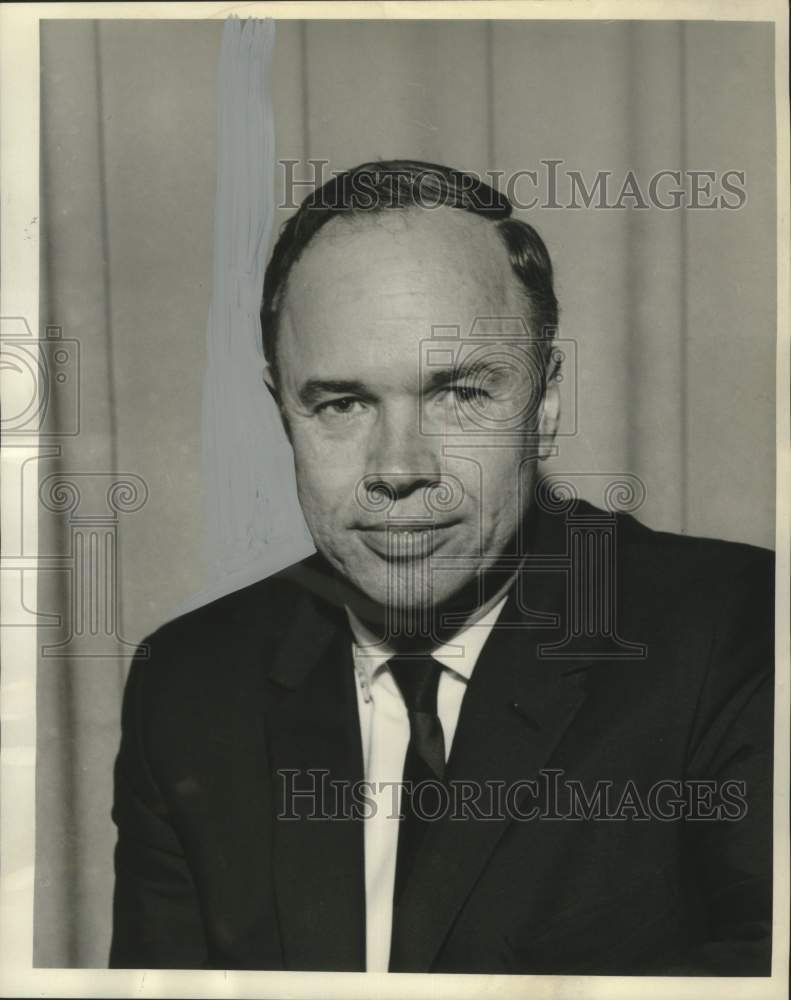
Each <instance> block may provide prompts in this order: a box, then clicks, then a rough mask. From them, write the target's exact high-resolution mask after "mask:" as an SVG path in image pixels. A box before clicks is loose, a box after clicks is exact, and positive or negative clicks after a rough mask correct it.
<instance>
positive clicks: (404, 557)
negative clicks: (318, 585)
mask: <svg viewBox="0 0 791 1000" xmlns="http://www.w3.org/2000/svg"><path fill="white" fill-rule="evenodd" d="M457 524H459V522H458V521H445V522H443V523H441V524H434V523H423V524H421V523H419V522H402V523H399V522H389V523H387V524H379V525H373V526H370V527H369V526H358V527H357V529H356V530H357V531H359V532H360V537H361V538H362V540H363V543H364V544H365V545H366V546H367V547H368V548H369V549H371V551H373V552H375V553H376V554H377V555H378V556H381V557H382V558H384V559H387V560H388V561H392V562H400V561H408V560H415V559H425V558H427V557H428V556H430V555H431V554H432V553H433V552H436V550H437V549H438V548H439V547H440V546H441V545H443V544H444V543H445V542H446V541H447V540H448V538H449V537H450V531H451V529H452V528H454V527H455V526H456V525H457Z"/></svg>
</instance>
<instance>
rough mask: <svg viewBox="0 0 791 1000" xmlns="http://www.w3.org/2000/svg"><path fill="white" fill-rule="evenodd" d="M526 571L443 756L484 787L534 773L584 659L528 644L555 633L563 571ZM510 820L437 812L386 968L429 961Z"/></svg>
mask: <svg viewBox="0 0 791 1000" xmlns="http://www.w3.org/2000/svg"><path fill="white" fill-rule="evenodd" d="M561 544H562V543H561ZM556 551H557V550H556ZM527 578H528V581H529V582H528V588H529V593H530V594H531V595H533V597H532V599H531V600H530V611H526V610H520V609H519V607H518V603H519V602H518V601H517V594H516V593H515V592H514V590H515V589H516V588H514V590H512V592H511V595H510V597H509V600H508V602H507V603H506V606H505V608H504V609H503V613H502V614H501V616H500V619H499V621H498V624H497V625H496V626H495V628H494V630H493V631H492V633H491V634H490V636H489V638H488V640H487V642H486V644H485V646H484V648H483V650H482V652H481V655H480V657H479V660H478V663H477V664H476V667H475V670H474V671H473V675H472V677H471V679H470V682H469V687H468V689H467V692H466V694H465V696H464V701H463V703H462V710H461V714H460V717H459V723H458V727H457V730H456V736H455V738H454V743H453V747H452V751H451V756H450V759H449V761H448V772H447V777H448V779H449V781H451V782H462V781H463V782H475V783H477V784H478V785H481V786H483V787H484V788H487V787H491V785H492V782H495V781H499V782H503V783H504V787H505V788H508V787H509V786H513V785H514V784H515V783H516V782H521V781H524V780H530V779H533V780H535V779H536V778H537V777H538V775H539V772H540V771H541V770H542V768H544V767H546V765H547V763H548V762H549V760H550V757H551V755H552V753H553V751H554V750H555V748H556V747H557V745H558V744H559V743H560V741H561V739H562V737H563V734H564V733H565V732H566V730H567V729H568V727H569V725H570V723H571V722H572V720H573V719H574V716H575V715H576V713H577V711H578V710H579V708H580V706H581V704H582V702H583V700H584V698H585V692H586V676H587V671H586V669H585V668H586V666H587V664H584V663H581V662H579V661H577V662H575V663H574V664H573V665H569V663H568V662H566V663H562V662H558V661H557V660H554V661H553V660H546V659H542V658H540V657H539V656H538V652H537V647H538V645H539V644H541V643H546V642H551V641H556V640H557V638H558V635H559V634H562V633H559V632H558V631H557V629H551V628H548V627H547V625H546V622H547V616H550V617H551V616H552V615H553V614H554V615H556V616H557V615H558V613H559V612H560V611H562V606H563V603H564V602H563V597H564V588H563V580H562V576H561V575H560V574H558V573H554V572H553V573H551V572H540V573H529V574H527ZM533 612H538V614H533ZM556 620H558V618H557V617H556ZM537 622H538V624H536V623H537ZM457 788H458V785H457ZM484 808H486V806H484ZM511 821H512V820H511V819H509V817H508V816H507V815H506V814H504V811H503V809H502V808H501V809H500V810H499V811H498V815H497V818H494V819H486V820H485V821H480V820H479V821H475V820H470V819H456V820H448V819H447V818H446V819H443V820H440V821H439V822H437V823H435V824H434V825H433V826H432V827H431V829H430V830H429V832H428V834H427V836H426V840H425V841H424V843H423V845H422V849H421V852H420V854H419V855H418V857H417V859H416V862H415V865H414V868H413V869H412V872H411V874H410V879H409V882H408V884H407V886H406V887H405V890H404V894H403V896H402V898H401V902H400V905H399V906H398V907H397V909H396V911H395V913H394V924H393V939H392V949H391V966H392V967H393V968H394V969H399V970H408V971H421V972H425V971H428V970H429V969H430V968H431V965H432V962H433V961H434V959H435V957H436V956H437V953H438V952H439V950H440V948H441V946H442V943H443V941H444V939H445V937H446V936H447V934H448V932H449V930H450V927H451V925H452V923H453V921H454V919H455V917H456V915H457V914H458V912H459V910H460V909H461V907H462V906H463V904H464V901H465V900H466V898H467V896H468V895H469V893H470V892H471V890H472V888H473V886H474V885H475V882H476V881H477V879H478V877H479V875H480V874H481V872H482V871H483V868H484V867H485V865H486V863H487V861H488V859H489V857H490V855H491V853H492V851H493V850H494V848H495V846H496V844H497V842H498V841H499V840H500V838H501V837H502V835H503V833H504V832H505V830H506V829H507V827H508V825H509V822H511Z"/></svg>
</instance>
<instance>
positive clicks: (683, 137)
mask: <svg viewBox="0 0 791 1000" xmlns="http://www.w3.org/2000/svg"><path fill="white" fill-rule="evenodd" d="M771 32H772V28H771V25H764V24H747V23H719V24H714V23H702V22H701V23H687V24H680V23H659V22H650V23H649V22H608V23H596V22H551V21H540V22H532V23H531V22H519V23H517V22H442V23H440V22H406V21H391V22H385V23H383V22H377V21H372V22H340V21H327V22H319V21H311V22H301V23H298V22H293V21H282V22H278V23H277V26H276V41H275V44H274V51H273V54H272V71H271V84H270V85H271V100H272V107H273V111H274V144H275V151H276V155H277V157H278V158H279V159H281V160H291V161H298V163H297V165H296V166H294V167H293V177H294V179H297V180H299V179H306V178H307V179H309V178H310V176H311V168H310V167H309V166H308V165H307V161H308V160H311V159H312V160H324V161H327V163H328V165H327V166H326V167H325V168H324V169H325V176H329V171H330V170H333V169H335V170H339V169H343V168H344V167H348V166H351V165H353V164H355V163H358V162H361V161H363V160H370V159H375V158H377V157H384V158H389V157H412V158H418V159H424V160H432V161H437V162H444V163H450V164H453V165H457V166H460V167H464V168H466V169H469V170H473V171H477V172H478V173H481V174H485V173H486V172H487V171H502V172H503V175H504V177H506V178H507V177H508V176H513V175H515V174H516V172H517V171H524V170H534V171H536V172H537V174H538V176H539V179H540V181H543V180H544V179H545V178H546V175H547V171H548V170H549V169H550V168H547V167H546V166H544V165H543V164H544V163H546V162H547V161H561V162H560V165H558V166H557V168H556V169H557V170H558V172H559V176H561V177H562V176H565V175H566V174H565V172H568V171H579V172H580V173H581V175H582V176H583V178H584V179H585V181H586V184H587V186H588V187H590V185H591V183H592V182H593V180H594V178H595V176H596V174H597V172H598V171H610V172H611V174H612V177H613V179H614V180H613V183H614V184H615V185H616V191H617V190H618V189H619V188H620V186H621V182H622V181H623V179H624V177H625V176H626V174H627V172H628V171H629V170H632V171H634V173H635V175H636V176H637V177H638V178H639V180H640V182H641V184H647V182H648V179H649V178H650V177H651V175H652V174H654V173H656V172H657V171H660V170H682V171H684V170H687V171H689V170H699V171H707V170H711V171H716V172H717V175H718V177H719V176H720V175H722V174H723V173H724V172H726V171H729V170H733V171H743V172H744V174H745V181H744V189H745V190H746V192H747V198H746V201H745V203H744V204H743V205H742V206H741V207H740V208H738V209H736V210H722V209H720V210H711V211H707V210H705V209H693V210H688V211H664V210H658V209H655V208H651V209H649V210H641V209H638V208H631V209H629V208H623V209H603V208H595V207H591V208H584V207H580V208H575V209H563V210H561V209H557V208H541V207H536V208H533V209H531V210H530V211H528V212H525V213H524V214H523V217H524V218H527V219H528V220H529V221H530V222H531V223H533V224H534V225H535V226H536V227H537V228H538V229H539V231H540V232H541V234H542V235H543V237H544V238H545V240H546V242H547V245H548V246H549V249H550V252H551V253H552V255H553V259H554V261H555V266H556V272H557V291H558V296H559V299H560V302H561V307H562V320H561V323H562V325H561V332H560V336H561V337H562V338H564V339H566V340H567V341H569V342H571V347H570V352H571V353H570V354H569V360H570V364H569V367H567V375H566V381H565V382H564V385H563V391H564V396H565V399H564V403H565V407H566V413H567V417H568V422H567V425H566V430H567V431H568V433H567V434H566V435H565V436H563V437H562V438H561V439H560V441H559V446H560V447H559V454H558V455H557V456H556V457H555V458H553V459H552V460H551V462H550V463H548V471H551V472H554V473H557V474H563V473H568V474H572V473H573V474H574V475H576V476H577V481H578V482H582V483H583V484H586V485H584V486H583V489H582V492H583V493H584V494H586V495H589V496H590V499H592V500H594V501H597V500H598V501H599V502H600V501H601V477H600V476H596V475H592V476H590V477H589V478H587V479H586V478H585V477H584V476H583V477H581V476H580V475H579V474H580V473H586V472H587V473H597V474H604V475H614V474H618V473H624V472H627V473H631V474H633V475H635V476H639V477H640V479H641V480H642V482H643V483H644V485H645V489H646V499H645V503H644V505H643V506H642V508H641V509H640V511H639V516H640V517H641V518H642V519H643V520H644V521H645V522H646V523H648V524H650V525H652V526H654V527H658V528H664V529H668V530H673V531H684V532H688V533H694V534H703V535H711V536H718V537H727V538H732V539H736V540H741V541H746V542H752V543H756V544H762V545H769V546H771V545H772V544H773V531H774V472H773V469H774V426H775V424H774V420H775V418H774V384H775V382H774V358H775V274H776V271H775V267H776V264H775V237H774V232H775V230H774V213H775V176H774V157H775V150H774V137H773V130H774V111H773V104H772V100H773V91H772V88H773V67H772V53H773V39H772V34H771ZM222 33H223V25H222V24H220V23H217V22H177V21H159V22H155V21H103V22H87V21H82V22H81V21H68V22H66V21H62V22H55V21H49V22H44V23H43V24H42V31H41V62H42V77H41V81H42V86H41V111H42V119H41V121H42V126H41V128H42V132H41V142H42V202H41V219H42V227H43V228H42V236H43V239H42V269H41V271H42V310H41V323H42V331H41V335H42V336H43V335H44V332H45V331H44V328H45V327H47V326H50V327H59V328H60V330H61V336H62V338H64V339H71V340H72V341H77V342H78V344H79V355H80V358H79V360H80V364H79V368H80V372H79V374H80V385H81V397H80V400H79V421H80V422H79V433H78V434H75V435H72V436H64V437H63V438H61V439H59V451H60V453H59V455H58V456H56V457H50V458H43V459H42V460H41V461H40V462H39V463H38V469H37V470H35V475H37V477H38V479H39V481H40V483H41V488H42V494H41V495H42V507H41V516H40V544H41V551H42V552H47V553H53V554H56V555H57V554H59V555H60V556H61V557H62V559H61V563H59V564H58V565H60V566H61V568H60V569H57V568H56V569H52V570H47V571H42V572H41V574H40V578H39V608H40V610H41V611H49V612H51V613H56V614H60V615H61V616H62V619H63V620H62V623H61V626H60V627H59V628H58V627H53V626H48V627H42V628H41V630H40V646H41V647H42V655H41V656H40V661H39V667H38V758H37V772H36V773H37V837H36V841H37V843H36V858H37V865H36V910H35V953H34V961H35V962H36V964H37V965H41V966H50V967H51V966H87V967H91V966H103V965H105V964H106V962H107V954H108V945H109V935H110V905H111V895H112V849H113V844H114V839H115V830H114V827H113V825H112V823H111V821H110V805H111V794H112V775H111V767H112V762H113V758H114V755H115V752H116V749H117V743H118V735H119V709H120V699H121V693H122V689H123V682H124V678H125V673H126V669H127V666H128V662H129V656H130V654H131V651H132V649H133V648H134V645H135V644H136V643H137V642H139V641H140V640H141V639H142V638H143V637H144V636H145V635H146V634H148V633H149V632H150V631H151V630H152V629H154V628H155V627H156V626H157V625H159V624H160V623H162V622H163V621H165V620H166V619H167V618H169V617H171V616H172V615H173V614H174V613H176V612H177V611H178V610H180V609H182V608H184V607H188V606H190V605H191V604H194V603H195V602H196V601H198V600H200V599H201V596H202V595H205V594H206V593H214V592H217V591H219V590H222V589H228V590H230V589H232V588H233V587H234V586H238V585H241V584H242V583H244V582H246V581H247V580H248V579H254V578H256V577H260V576H264V575H267V574H268V573H270V572H272V571H274V570H276V569H278V568H280V567H281V566H283V565H286V564H288V563H290V562H292V561H294V560H296V559H298V558H300V557H301V556H303V555H305V554H306V553H308V552H309V551H310V550H311V545H310V540H309V538H308V536H307V533H306V531H305V527H304V524H303V522H302V519H301V515H300V513H299V508H298V504H297V500H296V493H295V488H294V483H293V473H292V471H291V459H290V454H289V451H288V446H287V443H286V441H285V438H284V435H283V433H282V430H281V428H280V426H279V422H278V419H277V415H276V413H275V412H274V409H273V408H272V406H271V405H270V404H269V403H268V402H267V403H265V404H263V403H259V402H258V401H255V402H251V404H250V406H249V407H245V408H242V409H240V411H239V412H240V413H246V414H256V413H257V414H258V416H259V419H260V425H259V426H257V427H256V428H254V429H253V430H252V431H251V429H250V428H249V427H244V426H239V423H238V420H237V423H236V424H234V423H233V421H228V420H226V421H225V423H223V422H222V421H220V422H219V423H215V425H214V426H215V427H219V428H220V431H218V434H219V437H218V439H217V441H216V442H215V444H216V446H217V447H222V446H223V445H224V446H225V447H227V448H228V449H231V450H232V449H233V448H234V446H235V441H236V440H237V435H241V436H243V437H245V439H246V440H247V441H248V444H249V441H250V440H257V445H258V447H259V448H260V457H261V460H262V464H261V469H262V470H263V472H260V473H256V474H255V475H251V476H249V477H248V479H247V485H246V486H245V487H244V488H245V489H248V490H255V491H256V497H255V500H254V503H253V505H252V507H251V506H250V505H249V504H248V505H247V506H246V508H245V510H246V511H247V513H245V511H244V510H243V511H242V513H241V515H240V517H241V521H240V522H239V523H240V524H241V530H242V537H243V538H245V539H246V541H245V542H244V543H243V544H242V545H241V548H240V547H238V546H237V542H238V536H235V538H234V539H231V541H230V543H229V545H230V548H231V550H232V553H233V559H232V560H229V562H228V563H227V564H225V565H223V550H222V546H221V547H220V550H219V552H218V551H217V548H216V547H212V544H211V542H210V539H211V538H212V537H214V536H213V535H212V532H211V531H210V528H211V524H210V523H209V522H207V519H206V511H207V507H208V509H209V510H211V497H207V488H206V485H205V469H206V467H207V466H206V464H205V462H204V444H205V441H206V435H205V433H204V431H203V427H204V423H203V416H202V414H203V404H204V388H205V386H206V384H207V379H208V380H211V378H212V377H213V376H212V373H211V372H209V374H208V375H207V372H206V365H207V356H208V355H207V337H206V330H207V317H208V316H209V309H210V303H211V302H212V298H213V288H212V285H213V283H216V270H215V269H214V265H213V258H212V253H213V240H214V237H215V229H214V226H215V222H216V219H215V199H216V198H219V197H220V194H219V193H218V188H217V181H218V177H217V162H218V151H217V143H216V137H217V94H218V90H219V87H220V83H221V81H220V80H218V71H219V67H220V51H221V41H222ZM260 41H261V38H260V37H259V42H260ZM226 82H227V81H226ZM263 100H264V97H263V96H261V101H263ZM257 106H259V107H260V106H261V102H260V101H259V102H258V105H257ZM237 124H238V123H237ZM235 134H236V135H237V138H238V136H239V131H238V130H237V132H236V133H235ZM255 134H257V135H260V134H261V133H260V131H257V132H256V133H255ZM262 148H263V147H262ZM253 154H254V150H248V157H250V156H252V157H253V159H254V155H253ZM262 155H263V153H262ZM248 162H252V160H250V159H248ZM288 169H292V168H288ZM284 177H285V173H284V170H282V169H280V168H278V169H277V170H276V172H275V176H274V178H273V179H272V190H273V193H274V198H275V202H276V205H277V206H278V207H276V208H275V210H274V212H273V214H272V217H271V219H269V222H268V223H266V224H267V225H270V226H271V227H272V229H273V232H274V231H276V228H277V226H278V225H279V224H280V223H281V222H282V221H283V220H284V219H285V218H287V217H288V215H289V213H290V212H291V211H293V207H289V204H293V201H294V200H296V201H298V200H299V199H300V198H301V197H302V196H303V195H304V194H305V193H306V192H307V190H308V187H307V186H303V187H301V188H297V190H296V193H295V194H294V193H293V192H292V191H291V189H290V188H289V186H288V185H287V184H286V183H285V179H284ZM239 183H242V184H243V185H244V184H247V185H248V187H246V188H244V189H243V191H241V194H240V192H237V194H240V196H241V197H242V202H241V203H240V204H245V202H244V198H247V199H248V201H247V202H246V204H248V205H253V204H256V205H257V208H256V212H259V213H260V212H262V211H263V212H264V214H265V211H264V209H263V208H262V205H263V203H262V201H261V197H262V192H265V191H266V185H267V183H268V182H267V180H266V175H265V171H264V170H263V163H262V174H261V177H260V179H258V178H256V177H254V176H248V177H247V179H246V180H243V181H240V182H239ZM259 183H260V185H261V187H260V188H257V189H256V188H255V185H256V184H259ZM688 187H689V185H688V184H687V188H688ZM519 190H522V191H523V192H524V194H525V196H528V195H532V194H534V193H538V194H540V195H544V196H545V195H546V185H545V184H544V185H543V187H540V188H539V189H538V190H537V191H536V190H532V189H531V188H530V187H529V185H527V183H525V184H524V185H523V186H522V188H520V189H519ZM292 195H293V198H292ZM264 200H266V199H264ZM732 200H733V199H732ZM627 204H629V203H628V202H627ZM261 218H262V216H261V217H259V222H261ZM264 221H265V220H264ZM262 224H263V223H262ZM257 263H260V259H257ZM258 276H260V274H259V275H258ZM214 293H216V287H215V289H214ZM217 301H218V300H217V298H216V294H215V304H216V302H217ZM248 305H249V303H248ZM242 311H243V310H242ZM247 315H248V317H249V309H248V312H247ZM225 319H226V320H227V319H229V316H226V317H225ZM245 323H246V324H247V326H246V328H245V329H244V330H243V331H241V333H242V335H243V336H247V337H249V334H250V330H249V322H248V321H247V320H246V321H244V323H243V325H244V324H245ZM228 329H229V330H231V329H232V327H231V326H228ZM249 348H250V342H249V341H248V342H247V347H246V348H245V350H244V351H241V352H240V355H239V357H245V358H246V363H249V364H250V365H251V366H252V368H253V371H252V375H251V374H250V372H247V373H246V374H247V375H249V376H250V377H249V378H248V379H247V381H246V382H245V383H244V384H245V385H246V386H247V389H248V390H249V391H250V392H256V391H258V390H259V388H260V392H261V393H262V394H263V393H265V391H266V390H265V387H264V386H263V384H262V383H261V382H260V375H259V373H258V371H257V369H256V368H255V365H257V364H258V362H259V361H260V356H256V357H258V361H251V360H250V359H251V357H252V355H251V354H250V352H249V350H248V349H249ZM245 352H247V353H245ZM240 384H241V383H240ZM222 403H223V401H222V398H221V396H220V398H219V399H215V404H216V405H219V406H222ZM53 405H57V406H58V407H60V409H59V411H58V412H59V414H60V416H61V418H62V420H63V421H64V426H65V423H67V422H68V421H69V420H72V419H73V410H74V406H75V403H74V400H73V398H72V397H65V396H63V397H59V398H58V399H56V400H55V401H54V402H53ZM572 418H573V419H572ZM239 419H242V418H241V417H239ZM251 434H252V437H251ZM238 471H239V469H238V466H236V465H234V464H233V463H228V464H227V466H226V474H228V475H234V474H236V473H238ZM63 480H68V481H70V482H72V484H74V483H77V484H78V486H79V488H80V507H79V510H75V506H74V495H73V494H68V496H67V495H66V494H64V490H63V488H61V489H60V490H58V488H57V487H58V483H59V482H61V481H63ZM119 480H122V481H124V482H126V484H127V485H126V486H125V487H124V488H123V489H122V492H121V494H120V495H116V496H115V499H114V502H113V503H112V504H110V506H109V508H108V507H107V503H108V494H107V489H108V485H107V484H108V483H112V482H117V481H119ZM212 489H214V487H212ZM234 489H235V487H234ZM223 490H226V495H227V484H220V487H219V489H217V490H214V493H213V494H212V495H213V496H214V497H215V501H216V502H215V507H214V509H215V514H216V513H217V512H218V511H219V512H220V513H221V512H222V509H223V508H222V500H221V499H217V498H221V497H222V495H223ZM237 495H238V494H237ZM103 504H104V505H105V509H104V510H103V509H102V505H103ZM250 511H252V512H253V513H252V514H251V513H250ZM102 513H104V514H105V515H107V517H109V520H108V519H107V518H106V519H105V520H104V521H102V520H101V516H100V515H102ZM245 517H248V518H249V517H254V518H255V525H254V529H251V530H248V531H247V534H246V535H245V534H244V530H245V528H244V519H245ZM237 520H238V519H237ZM86 531H87V532H88V534H87V535H86V534H85V532H86ZM81 532H82V535H81V534H80V533H81ZM78 536H80V537H82V538H83V541H82V542H80V544H81V545H89V546H90V545H96V546H100V547H101V551H102V552H103V553H105V555H104V558H105V563H106V565H105V568H106V571H107V573H108V574H109V577H108V578H109V579H115V580H117V591H115V592H111V593H110V594H109V596H108V597H107V601H108V604H112V609H111V610H112V611H113V612H114V613H116V612H117V615H116V620H114V621H112V622H110V625H109V626H107V627H106V628H105V629H104V635H103V637H102V643H103V644H99V645H97V641H96V636H95V634H93V633H92V632H91V630H90V629H88V630H87V631H86V632H85V633H84V634H83V635H76V636H73V635H71V632H73V631H75V630H74V629H73V628H72V626H73V625H74V616H75V614H77V613H79V608H78V609H76V610H74V609H72V606H71V603H70V602H71V599H72V596H73V594H72V592H73V589H74V585H73V582H72V581H74V580H75V579H77V576H78V574H77V571H76V570H75V569H74V568H72V569H71V570H69V567H70V566H72V564H73V562H74V559H73V557H74V545H75V538H77V537H78ZM86 538H87V541H85V539H86ZM92 538H93V539H94V541H91V539H92ZM102 546H103V547H102ZM70 559H71V562H70ZM61 564H62V565H61ZM107 567H109V568H107ZM105 610H107V609H105ZM105 624H107V623H105ZM59 642H67V643H68V645H67V646H60V647H57V648H56V646H57V643H59Z"/></svg>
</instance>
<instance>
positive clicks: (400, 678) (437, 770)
mask: <svg viewBox="0 0 791 1000" xmlns="http://www.w3.org/2000/svg"><path fill="white" fill-rule="evenodd" d="M388 666H389V667H390V670H391V672H392V674H393V677H394V678H395V681H396V684H397V685H398V687H399V690H400V691H401V695H402V696H403V699H404V702H405V704H406V707H407V712H408V713H409V746H408V747H407V752H406V758H405V759H404V775H403V781H404V789H403V792H402V799H401V802H402V811H403V813H404V816H403V818H402V819H401V821H400V825H399V830H398V852H397V854H396V877H395V892H394V894H393V900H394V903H396V904H397V903H398V899H399V897H400V896H401V892H402V891H403V888H404V883H405V882H406V878H407V876H408V874H409V871H410V869H411V868H412V864H413V862H414V860H415V856H416V855H417V852H418V848H419V847H420V844H421V841H422V840H423V837H424V836H425V834H426V830H427V829H428V823H429V821H428V820H427V819H425V818H423V817H422V816H421V815H420V814H419V812H420V810H418V812H417V813H416V811H415V808H414V806H413V800H412V795H411V794H410V789H414V788H415V786H416V785H418V784H419V783H420V782H424V781H431V782H437V781H442V779H443V777H444V775H445V740H444V738H443V735H442V725H441V723H440V721H439V716H438V715H437V687H438V685H439V678H440V674H441V673H442V666H441V665H440V664H439V663H437V661H436V660H435V659H433V658H432V657H430V656H418V657H415V656H410V657H406V656H394V657H393V658H392V659H391V660H389V661H388ZM429 796H430V799H431V801H432V804H433V801H434V795H433V794H431V793H427V801H428V798H429ZM425 808H426V807H424V811H425ZM428 808H429V810H430V808H431V807H430V806H429V807H428Z"/></svg>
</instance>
